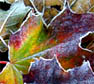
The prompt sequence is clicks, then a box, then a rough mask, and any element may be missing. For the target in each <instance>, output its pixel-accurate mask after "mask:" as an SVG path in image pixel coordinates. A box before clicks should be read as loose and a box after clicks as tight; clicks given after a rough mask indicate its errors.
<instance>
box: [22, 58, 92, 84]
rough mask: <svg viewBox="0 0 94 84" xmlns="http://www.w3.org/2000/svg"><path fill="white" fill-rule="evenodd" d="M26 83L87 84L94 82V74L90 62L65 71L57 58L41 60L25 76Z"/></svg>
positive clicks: (33, 64) (32, 65)
mask: <svg viewBox="0 0 94 84" xmlns="http://www.w3.org/2000/svg"><path fill="white" fill-rule="evenodd" d="M23 78H24V82H26V83H32V84H49V83H50V84H76V83H79V84H82V83H83V84H85V83H88V82H89V83H90V84H93V82H94V74H93V71H92V69H91V67H90V63H89V61H86V62H83V64H82V65H81V66H80V67H75V68H73V69H68V70H67V71H66V70H64V68H62V67H61V66H60V64H59V62H58V61H57V59H56V58H53V59H51V60H47V59H43V58H40V59H39V60H38V59H37V60H36V61H35V62H34V63H32V64H31V67H30V71H29V74H27V75H24V76H23Z"/></svg>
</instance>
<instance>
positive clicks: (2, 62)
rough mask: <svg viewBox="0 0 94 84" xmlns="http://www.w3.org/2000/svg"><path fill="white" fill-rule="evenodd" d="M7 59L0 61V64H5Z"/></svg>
mask: <svg viewBox="0 0 94 84" xmlns="http://www.w3.org/2000/svg"><path fill="white" fill-rule="evenodd" d="M7 63H8V62H7V61H0V64H7Z"/></svg>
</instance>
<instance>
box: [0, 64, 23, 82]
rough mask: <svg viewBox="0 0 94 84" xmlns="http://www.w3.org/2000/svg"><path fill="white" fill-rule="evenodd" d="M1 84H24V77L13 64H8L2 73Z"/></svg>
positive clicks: (0, 75)
mask: <svg viewBox="0 0 94 84" xmlns="http://www.w3.org/2000/svg"><path fill="white" fill-rule="evenodd" d="M0 84H23V80H22V75H21V73H20V72H19V71H18V70H17V69H16V68H15V66H14V65H13V64H10V63H8V64H7V65H6V67H5V68H4V69H3V71H2V72H1V73H0Z"/></svg>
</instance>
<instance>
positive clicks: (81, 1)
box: [69, 0, 94, 14]
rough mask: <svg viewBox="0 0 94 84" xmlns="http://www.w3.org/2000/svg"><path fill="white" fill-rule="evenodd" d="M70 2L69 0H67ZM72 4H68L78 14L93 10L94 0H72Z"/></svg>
mask: <svg viewBox="0 0 94 84" xmlns="http://www.w3.org/2000/svg"><path fill="white" fill-rule="evenodd" d="M69 1H70V2H71V0H69ZM73 2H74V3H73V4H70V6H71V9H72V10H73V11H74V12H76V13H79V14H82V13H87V12H94V11H93V10H92V8H93V6H94V0H74V1H73Z"/></svg>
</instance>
